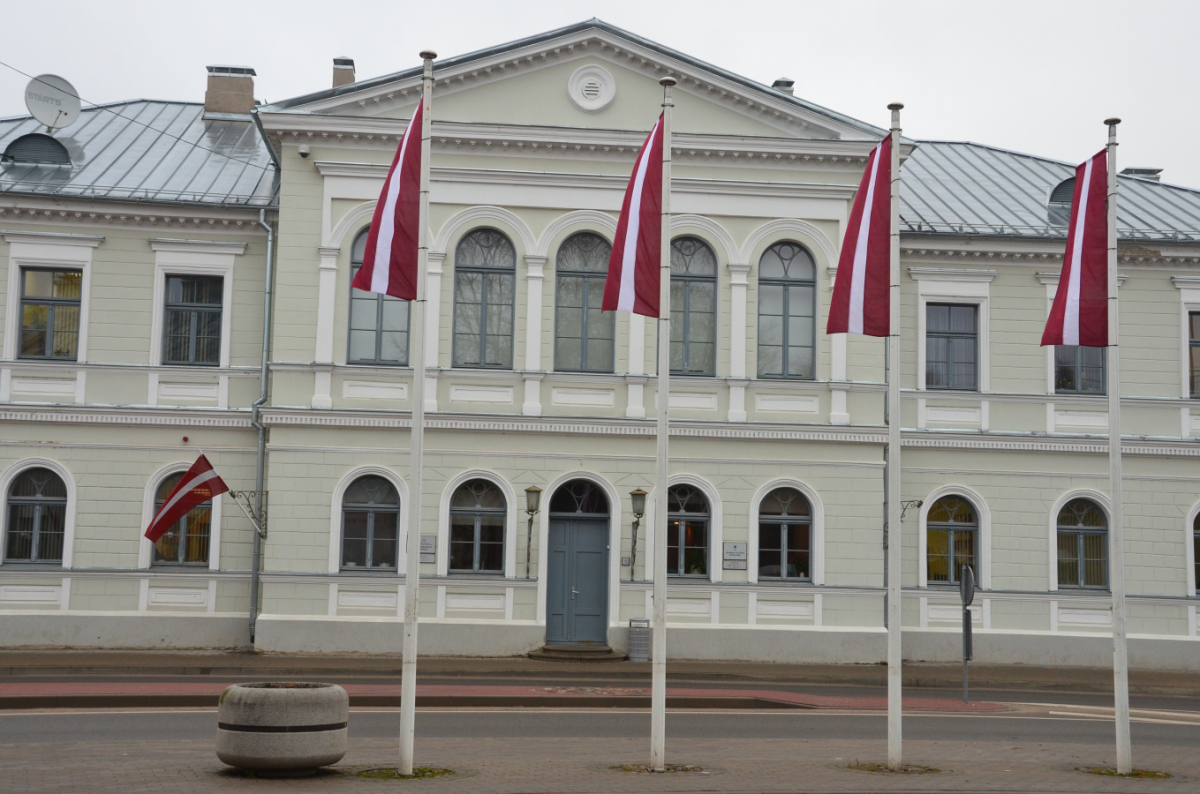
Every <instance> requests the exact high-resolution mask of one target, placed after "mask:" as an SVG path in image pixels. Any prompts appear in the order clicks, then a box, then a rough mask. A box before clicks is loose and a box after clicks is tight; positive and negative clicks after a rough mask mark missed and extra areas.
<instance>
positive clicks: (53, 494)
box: [4, 468, 67, 563]
mask: <svg viewBox="0 0 1200 794" xmlns="http://www.w3.org/2000/svg"><path fill="white" fill-rule="evenodd" d="M7 518H8V523H7V526H6V531H5V538H4V560H5V561H6V562H55V563H57V562H62V558H63V539H64V537H65V534H66V519H67V486H66V485H65V484H64V483H63V481H62V478H61V477H59V476H58V475H57V474H55V473H54V472H52V471H50V470H49V469H41V468H38V469H29V470H27V471H25V472H24V473H22V474H21V476H20V477H17V479H16V480H15V481H14V482H13V484H12V486H11V487H10V488H9V489H8V517H7Z"/></svg>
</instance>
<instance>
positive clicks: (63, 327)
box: [18, 268, 83, 361]
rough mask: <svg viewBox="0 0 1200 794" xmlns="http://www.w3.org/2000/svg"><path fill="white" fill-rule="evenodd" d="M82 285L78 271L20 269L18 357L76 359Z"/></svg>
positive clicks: (81, 277)
mask: <svg viewBox="0 0 1200 794" xmlns="http://www.w3.org/2000/svg"><path fill="white" fill-rule="evenodd" d="M82 284H83V274H82V273H81V272H80V271H78V270H41V269H35V268H22V269H21V350H20V353H19V354H18V357H19V358H40V359H49V360H56V361H75V360H76V358H77V357H78V352H79V306H80V295H81V294H82Z"/></svg>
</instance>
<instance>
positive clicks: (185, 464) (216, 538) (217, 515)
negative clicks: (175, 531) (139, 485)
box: [137, 461, 224, 576]
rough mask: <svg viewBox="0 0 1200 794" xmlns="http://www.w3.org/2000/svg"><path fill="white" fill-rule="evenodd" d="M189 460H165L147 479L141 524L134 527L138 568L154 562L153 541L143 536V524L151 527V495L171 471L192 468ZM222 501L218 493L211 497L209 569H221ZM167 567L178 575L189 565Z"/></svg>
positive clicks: (152, 513) (152, 501)
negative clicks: (165, 462)
mask: <svg viewBox="0 0 1200 794" xmlns="http://www.w3.org/2000/svg"><path fill="white" fill-rule="evenodd" d="M192 463H193V461H177V462H175V463H168V464H167V465H166V466H163V467H162V468H161V469H159V470H158V471H156V472H154V474H153V475H151V477H150V479H149V480H147V482H146V491H145V493H144V494H143V496H142V524H141V526H140V527H138V528H137V531H138V535H139V542H138V569H139V570H148V569H149V568H150V566H151V565H152V564H153V561H154V544H153V543H152V542H151V541H150V539H149V538H147V537H146V535H145V532H146V527H148V526H150V521H151V519H153V518H154V503H155V501H156V500H155V498H154V496H155V494H157V493H158V488H159V486H161V485H162V483H163V480H165V479H167V478H168V477H170V476H171V475H173V474H179V473H181V472H186V471H187V470H188V469H189V468H191V466H192ZM223 501H224V500H223V499H222V498H221V497H220V496H216V497H214V498H213V500H212V515H211V517H210V520H209V527H208V570H210V571H219V570H221V503H222V502H223ZM169 569H170V572H171V573H172V574H176V573H178V574H180V575H181V576H186V575H187V573H188V571H189V567H188V566H175V565H172V566H169ZM190 570H194V571H201V570H204V569H203V568H200V567H199V566H196V567H195V568H191V569H190Z"/></svg>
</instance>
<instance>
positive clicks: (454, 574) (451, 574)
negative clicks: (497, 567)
mask: <svg viewBox="0 0 1200 794" xmlns="http://www.w3.org/2000/svg"><path fill="white" fill-rule="evenodd" d="M446 578H447V579H489V580H491V579H494V580H496V581H500V582H503V581H505V580H506V579H508V577H507V576H505V575H504V574H503V573H492V572H490V571H489V572H486V573H480V572H476V571H447V572H446ZM514 578H515V577H514Z"/></svg>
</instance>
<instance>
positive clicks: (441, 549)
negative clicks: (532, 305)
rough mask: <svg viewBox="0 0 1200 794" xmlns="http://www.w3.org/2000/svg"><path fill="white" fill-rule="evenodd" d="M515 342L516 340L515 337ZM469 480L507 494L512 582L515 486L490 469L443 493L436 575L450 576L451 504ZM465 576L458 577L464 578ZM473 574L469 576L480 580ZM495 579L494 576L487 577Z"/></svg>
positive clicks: (473, 472) (464, 476) (463, 475)
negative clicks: (480, 481)
mask: <svg viewBox="0 0 1200 794" xmlns="http://www.w3.org/2000/svg"><path fill="white" fill-rule="evenodd" d="M514 338H515V337H514ZM468 480H487V481H488V482H490V483H492V484H493V485H495V486H496V487H497V488H499V489H500V491H501V492H502V493H503V494H504V502H505V511H504V578H505V579H512V578H514V577H515V576H516V575H517V527H518V523H517V492H516V491H515V490H513V487H512V483H510V482H509V481H508V480H507V479H505V478H504V477H502V476H501V475H500V474H499V473H497V472H494V471H492V470H491V469H470V470H468V471H464V472H460V473H458V474H456V475H455V476H454V477H452V478H451V479H450V480H449V481H448V482H447V483H446V487H445V488H444V489H443V490H442V498H441V503H440V504H439V505H438V553H437V575H438V576H449V575H450V500H451V499H452V498H453V497H454V492H455V491H457V490H458V487H459V486H460V485H462V484H463V483H465V482H466V481H468ZM463 575H464V574H455V576H463ZM477 575H478V574H470V575H469V576H477ZM487 575H488V576H494V574H487Z"/></svg>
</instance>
